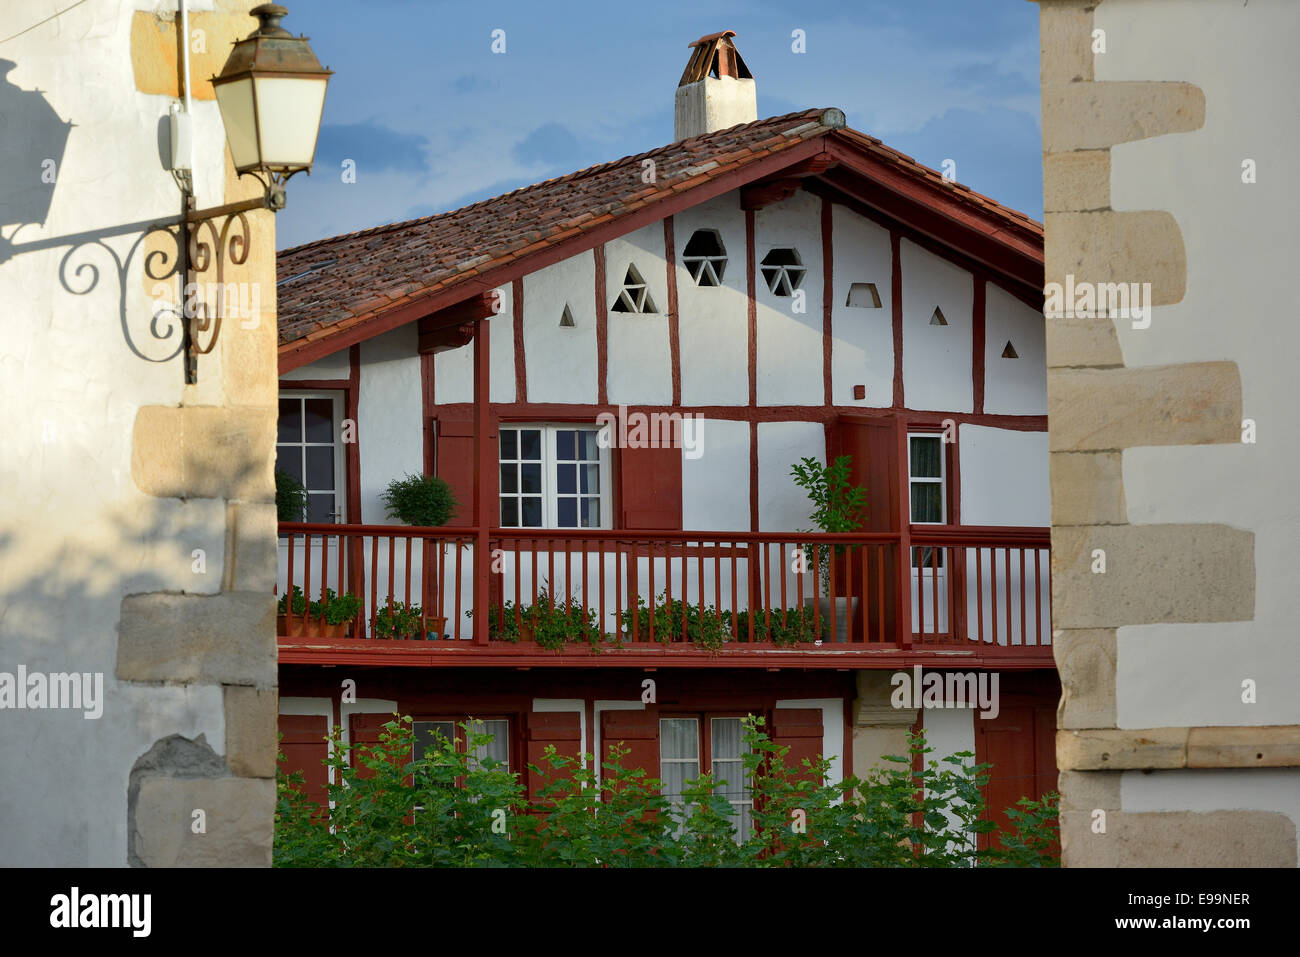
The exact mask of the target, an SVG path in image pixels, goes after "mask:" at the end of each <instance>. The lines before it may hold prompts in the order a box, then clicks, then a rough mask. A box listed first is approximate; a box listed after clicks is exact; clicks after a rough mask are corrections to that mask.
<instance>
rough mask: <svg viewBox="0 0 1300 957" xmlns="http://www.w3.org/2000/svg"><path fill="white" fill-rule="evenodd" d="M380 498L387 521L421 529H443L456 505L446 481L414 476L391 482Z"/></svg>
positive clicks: (432, 477) (410, 475)
mask: <svg viewBox="0 0 1300 957" xmlns="http://www.w3.org/2000/svg"><path fill="white" fill-rule="evenodd" d="M382 497H383V501H384V507H385V509H386V510H387V512H388V517H389V518H395V519H397V520H398V521H400V522H405V523H406V524H407V525H416V526H419V527H424V528H429V527H437V526H439V525H445V524H446V523H447V520H448V519H450V518H451V517H452V516H453V515H455V514H456V506H457V504H458V503H457V501H456V496H455V495H454V494H453V493H452V491H451V486H450V485H448V484H447V482H446V480H444V479H440V478H438V477H436V476H433V475H419V474H417V473H411V474H409V475H407V476H406V477H404V478H400V479H393V481H391V482H389V483H388V488H386V489H385V490H384V494H383V496H382Z"/></svg>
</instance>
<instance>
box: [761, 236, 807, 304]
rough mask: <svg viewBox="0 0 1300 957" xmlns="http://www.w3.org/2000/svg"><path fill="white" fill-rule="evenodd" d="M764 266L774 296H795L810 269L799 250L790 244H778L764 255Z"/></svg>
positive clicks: (764, 275) (764, 276) (766, 278)
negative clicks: (800, 255) (806, 266)
mask: <svg viewBox="0 0 1300 957" xmlns="http://www.w3.org/2000/svg"><path fill="white" fill-rule="evenodd" d="M762 267H763V278H764V279H765V280H766V281H767V288H768V289H770V290H771V291H772V295H774V296H793V295H794V291H795V290H796V289H798V288H799V284H800V283H802V282H803V277H804V273H806V272H807V271H808V270H807V269H805V268H804V265H803V261H802V260H801V259H800V258H799V252H798V250H795V249H792V248H791V247H789V246H778V247H776V248H775V249H773V250H772V251H771V252H769V253H768V254H767V255H766V256H764V257H763V263H762Z"/></svg>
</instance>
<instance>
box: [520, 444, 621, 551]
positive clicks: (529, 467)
mask: <svg viewBox="0 0 1300 957" xmlns="http://www.w3.org/2000/svg"><path fill="white" fill-rule="evenodd" d="M599 434H600V429H599V427H597V426H577V425H509V426H502V427H501V429H500V439H499V442H500V469H501V484H500V499H501V527H502V528H609V527H610V520H609V519H610V514H611V508H610V494H609V486H610V482H609V450H608V449H603V448H601V447H600V444H599V442H598V441H597V436H598V435H599Z"/></svg>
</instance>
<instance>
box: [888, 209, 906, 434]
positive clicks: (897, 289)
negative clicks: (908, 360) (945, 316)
mask: <svg viewBox="0 0 1300 957" xmlns="http://www.w3.org/2000/svg"><path fill="white" fill-rule="evenodd" d="M889 262H890V267H889V304H890V308H891V310H892V322H893V332H894V408H895V409H901V408H903V264H902V259H901V257H900V255H899V240H898V233H896V232H891V233H890V234H889Z"/></svg>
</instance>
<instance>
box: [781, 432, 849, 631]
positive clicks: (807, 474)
mask: <svg viewBox="0 0 1300 957" xmlns="http://www.w3.org/2000/svg"><path fill="white" fill-rule="evenodd" d="M852 467H853V458H852V456H849V455H841V456H838V457H837V458H836V459H835V461H834V462H832V463H831V464H830V465H823V464H822V463H821V462H818V461H817V460H816V459H813V458H804V459H801V460H800V461H799V462H798V463H796V464H795V465H794V466H792V467H791V474H792V475H793V476H794V484H795V485H797V486H799V487H800V488H802V489H803V490H804V491H805V492H806V493H807V494H808V501H809V503H810V504H811V505H812V509H813V510H812V515H811V516H809V517H810V518H811V520H812V522H813V524H814V525H816V526H817V530H819V531H822V532H856V531H857V530H858V529H860V528H862V519H863V517H864V516H865V514H866V505H867V492H866V489H864V488H862V486H860V485H850V484H849V473H850V471H851V469H852ZM802 531H811V529H802ZM816 549H817V570H818V578H819V579H820V581H819V584H820V586H821V597H819V598H818V599H817V603H818V605H819V606H820V614H821V619H822V621H827V620H828V619H831V617H832V606H831V600H830V597H829V596H830V592H831V562H830V559H831V548H830V546H828V545H825V544H820V545H817V546H816ZM809 550H811V547H805V553H806V552H807V551H809ZM844 553H845V548H844V546H843V545H836V546H835V554H836V555H837V556H838V555H843V554H844ZM857 609H858V599H857V598H853V599H848V598H843V597H837V598H836V599H835V606H834V609H833V611H834V618H833V620H834V622H835V637H834V640H835V641H837V642H844V641H848V639H849V626H850V623H851V622H852V621H853V616H854V615H855V614H856V613H857Z"/></svg>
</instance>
